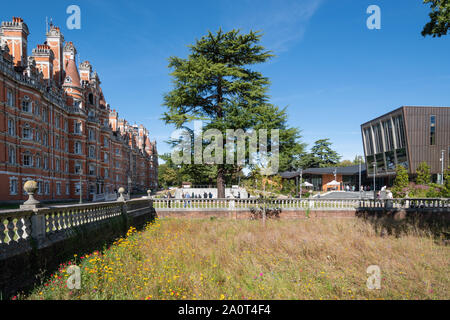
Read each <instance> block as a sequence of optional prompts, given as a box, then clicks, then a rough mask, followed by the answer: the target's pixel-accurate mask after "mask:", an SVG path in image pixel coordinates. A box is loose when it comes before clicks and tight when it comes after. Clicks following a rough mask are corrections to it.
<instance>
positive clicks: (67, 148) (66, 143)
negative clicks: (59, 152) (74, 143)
mask: <svg viewBox="0 0 450 320" xmlns="http://www.w3.org/2000/svg"><path fill="white" fill-rule="evenodd" d="M64 144H65V146H64V147H65V149H64V150H65V151H66V152H69V141H67V140H65V142H64Z"/></svg>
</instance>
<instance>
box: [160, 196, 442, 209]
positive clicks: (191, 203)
mask: <svg viewBox="0 0 450 320" xmlns="http://www.w3.org/2000/svg"><path fill="white" fill-rule="evenodd" d="M263 203H264V202H263V200H262V199H233V198H226V199H208V198H206V199H202V198H199V199H196V198H183V199H154V200H153V206H154V208H155V209H156V210H174V209H175V210H177V209H179V210H186V209H187V210H201V209H208V210H210V209H232V210H248V209H250V208H254V207H257V206H260V205H263ZM266 205H267V206H270V207H277V208H281V209H300V210H302V209H308V208H309V209H310V210H349V209H358V208H366V209H367V208H372V209H374V208H387V207H388V208H398V209H418V208H419V209H420V208H430V209H436V208H450V199H385V200H366V199H364V200H359V199H317V198H310V199H296V198H293V199H274V200H266Z"/></svg>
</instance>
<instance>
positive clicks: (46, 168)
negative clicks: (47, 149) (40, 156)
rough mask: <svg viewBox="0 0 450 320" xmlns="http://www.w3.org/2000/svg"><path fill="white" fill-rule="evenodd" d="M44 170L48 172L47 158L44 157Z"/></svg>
mask: <svg viewBox="0 0 450 320" xmlns="http://www.w3.org/2000/svg"><path fill="white" fill-rule="evenodd" d="M44 169H45V170H48V157H44Z"/></svg>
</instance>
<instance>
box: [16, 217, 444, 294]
mask: <svg viewBox="0 0 450 320" xmlns="http://www.w3.org/2000/svg"><path fill="white" fill-rule="evenodd" d="M449 261H450V249H449V247H446V246H443V245H440V244H438V243H436V242H435V241H434V240H433V239H432V238H431V237H429V236H427V235H425V234H420V235H419V234H414V233H413V232H410V233H409V234H406V235H403V236H401V237H399V238H396V237H393V236H385V237H381V236H379V235H377V234H376V233H375V231H374V230H373V227H372V226H371V225H369V224H367V223H365V222H364V221H361V220H356V219H304V220H277V221H268V222H267V225H266V227H265V228H264V227H263V226H262V225H261V222H260V221H232V220H184V219H179V220H177V219H162V220H159V221H156V222H155V223H154V224H151V225H149V226H147V227H146V229H145V230H144V231H142V232H134V231H133V230H132V231H130V232H129V235H128V237H126V238H125V239H119V240H118V241H117V242H116V244H115V245H113V246H112V247H110V248H108V249H106V250H105V251H104V252H103V253H100V252H96V253H93V254H91V255H88V256H84V257H76V258H75V259H74V261H72V262H70V263H72V264H73V263H76V264H77V265H79V266H80V267H81V270H82V274H81V276H82V288H81V289H80V290H69V289H68V288H67V287H66V285H65V284H66V278H67V277H68V275H67V274H66V267H67V264H66V265H62V266H61V268H60V270H59V271H58V272H57V273H56V274H54V275H53V276H52V278H51V279H50V280H48V281H47V282H45V283H44V284H43V285H42V286H39V287H37V288H36V289H35V290H34V292H33V293H32V294H31V295H29V296H27V297H23V296H22V297H21V296H19V298H27V299H449V298H450V295H449V293H448V291H449V288H450V280H449V277H448V274H449V271H450V268H449ZM369 265H378V266H379V267H380V268H381V276H382V280H381V289H380V290H369V289H368V288H367V286H366V281H367V278H368V274H367V273H366V269H367V267H368V266H369Z"/></svg>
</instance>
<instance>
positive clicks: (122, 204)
mask: <svg viewBox="0 0 450 320" xmlns="http://www.w3.org/2000/svg"><path fill="white" fill-rule="evenodd" d="M24 189H25V191H26V192H27V193H28V195H29V199H28V200H27V201H26V202H25V203H24V204H23V205H21V206H20V209H16V210H3V211H0V270H2V272H0V297H1V296H3V297H7V296H8V295H10V294H13V293H14V292H16V291H17V290H18V289H22V288H25V287H27V286H30V285H32V284H33V283H34V282H35V281H36V275H37V274H36V273H38V272H40V270H45V271H46V272H50V271H51V270H54V268H57V266H58V265H59V264H60V263H61V262H62V261H66V259H68V258H69V257H71V256H72V257H73V254H74V253H80V252H83V250H88V251H89V250H92V249H93V248H94V247H97V248H98V247H99V246H100V247H101V246H103V245H104V244H105V243H107V242H111V241H113V240H114V239H116V238H117V237H120V236H124V235H125V234H126V232H127V230H128V229H129V227H130V226H134V227H142V226H143V225H145V223H147V222H148V221H151V220H152V219H154V218H155V216H156V212H155V210H154V209H153V200H152V199H151V198H150V197H148V196H146V197H142V198H137V199H131V200H127V199H126V197H124V194H123V193H124V189H123V188H120V189H119V193H120V197H119V199H117V200H116V201H106V202H99V203H83V204H70V205H54V206H48V207H41V203H39V201H38V200H36V199H34V197H33V194H34V193H35V191H36V189H37V184H36V183H34V181H31V180H30V181H27V183H25V185H24Z"/></svg>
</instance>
